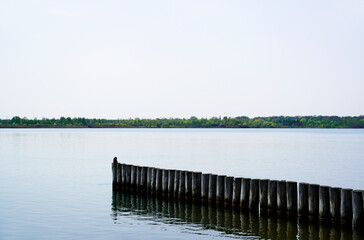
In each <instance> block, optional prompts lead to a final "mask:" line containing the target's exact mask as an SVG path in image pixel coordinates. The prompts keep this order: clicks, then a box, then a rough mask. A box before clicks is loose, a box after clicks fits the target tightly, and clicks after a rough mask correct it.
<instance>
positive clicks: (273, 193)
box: [268, 180, 278, 214]
mask: <svg viewBox="0 0 364 240" xmlns="http://www.w3.org/2000/svg"><path fill="white" fill-rule="evenodd" d="M277 184H278V181H276V180H272V181H269V184H268V211H269V213H273V214H274V213H275V212H277Z"/></svg>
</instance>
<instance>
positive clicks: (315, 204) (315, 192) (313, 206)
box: [308, 184, 320, 220]
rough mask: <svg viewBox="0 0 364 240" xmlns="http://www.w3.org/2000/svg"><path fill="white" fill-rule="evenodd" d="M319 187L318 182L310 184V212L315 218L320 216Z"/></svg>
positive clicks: (311, 216)
mask: <svg viewBox="0 0 364 240" xmlns="http://www.w3.org/2000/svg"><path fill="white" fill-rule="evenodd" d="M319 188H320V186H319V185H317V184H309V185H308V214H309V216H310V218H311V219H314V220H316V219H318V216H319Z"/></svg>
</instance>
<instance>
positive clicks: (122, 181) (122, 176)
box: [120, 163, 126, 188]
mask: <svg viewBox="0 0 364 240" xmlns="http://www.w3.org/2000/svg"><path fill="white" fill-rule="evenodd" d="M120 170H121V173H120V185H121V187H122V188H125V175H126V174H125V172H126V164H125V163H122V164H120Z"/></svg>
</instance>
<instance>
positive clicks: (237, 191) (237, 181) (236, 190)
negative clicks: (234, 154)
mask: <svg viewBox="0 0 364 240" xmlns="http://www.w3.org/2000/svg"><path fill="white" fill-rule="evenodd" d="M242 181H243V178H234V185H233V207H240V197H241V183H242Z"/></svg>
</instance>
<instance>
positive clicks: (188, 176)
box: [185, 171, 192, 200]
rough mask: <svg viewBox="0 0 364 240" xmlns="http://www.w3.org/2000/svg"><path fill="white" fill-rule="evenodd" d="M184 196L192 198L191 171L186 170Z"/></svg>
mask: <svg viewBox="0 0 364 240" xmlns="http://www.w3.org/2000/svg"><path fill="white" fill-rule="evenodd" d="M185 183H186V184H185V186H186V187H185V197H186V199H188V200H189V199H191V198H192V172H190V171H186V182H185Z"/></svg>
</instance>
